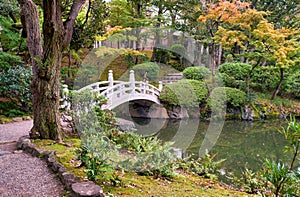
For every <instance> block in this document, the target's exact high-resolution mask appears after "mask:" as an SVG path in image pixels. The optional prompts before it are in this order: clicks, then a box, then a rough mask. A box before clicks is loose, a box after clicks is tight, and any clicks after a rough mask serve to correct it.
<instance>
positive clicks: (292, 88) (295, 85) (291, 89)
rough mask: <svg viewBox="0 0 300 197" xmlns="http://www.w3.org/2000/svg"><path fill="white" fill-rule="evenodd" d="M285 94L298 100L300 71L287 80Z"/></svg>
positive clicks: (299, 96)
mask: <svg viewBox="0 0 300 197" xmlns="http://www.w3.org/2000/svg"><path fill="white" fill-rule="evenodd" d="M286 92H287V93H289V94H291V95H292V96H294V97H296V98H300V71H296V72H295V73H293V74H291V75H290V76H289V77H288V78H287V81H286Z"/></svg>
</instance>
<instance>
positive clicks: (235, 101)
mask: <svg viewBox="0 0 300 197" xmlns="http://www.w3.org/2000/svg"><path fill="white" fill-rule="evenodd" d="M245 104H246V93H245V92H243V91H241V90H239V89H236V88H230V87H217V88H215V89H214V90H213V92H212V94H211V95H210V97H209V99H208V106H209V107H210V108H211V109H212V110H214V111H216V112H221V111H222V110H225V108H224V107H225V106H227V108H232V107H244V105H245Z"/></svg>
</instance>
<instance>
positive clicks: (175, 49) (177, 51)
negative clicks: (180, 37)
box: [170, 44, 186, 58]
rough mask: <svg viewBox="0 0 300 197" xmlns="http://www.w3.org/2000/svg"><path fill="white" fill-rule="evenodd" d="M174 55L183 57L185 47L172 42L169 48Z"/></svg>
mask: <svg viewBox="0 0 300 197" xmlns="http://www.w3.org/2000/svg"><path fill="white" fill-rule="evenodd" d="M170 50H171V51H172V53H173V55H174V56H175V57H178V58H180V57H183V56H184V55H185V53H186V49H185V47H184V46H183V45H182V44H173V45H172V46H171V49H170Z"/></svg>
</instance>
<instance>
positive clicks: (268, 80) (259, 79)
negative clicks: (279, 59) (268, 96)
mask: <svg viewBox="0 0 300 197" xmlns="http://www.w3.org/2000/svg"><path fill="white" fill-rule="evenodd" d="M279 75H280V73H279V69H278V68H276V67H271V66H259V67H257V68H255V69H254V70H253V72H252V75H251V81H250V87H251V88H253V89H255V90H258V91H263V92H266V91H270V90H274V89H275V88H276V85H277V83H278V81H279V78H280V76H279Z"/></svg>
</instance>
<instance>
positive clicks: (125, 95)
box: [78, 70, 162, 109]
mask: <svg viewBox="0 0 300 197" xmlns="http://www.w3.org/2000/svg"><path fill="white" fill-rule="evenodd" d="M87 89H88V90H90V91H92V92H97V93H98V95H103V96H105V97H106V98H107V103H106V104H105V105H102V109H113V108H115V107H117V106H119V105H121V104H123V103H126V102H128V101H132V100H139V99H144V100H150V101H152V102H154V103H158V104H159V99H158V97H159V94H160V91H161V89H162V82H159V88H156V87H155V86H153V85H151V84H149V83H148V82H147V81H146V82H142V81H135V76H134V71H133V70H131V71H130V74H129V81H128V82H125V81H114V79H113V71H112V70H110V71H109V73H108V81H101V82H96V83H93V84H90V85H88V86H85V87H83V88H81V89H80V90H78V91H82V90H87Z"/></svg>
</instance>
